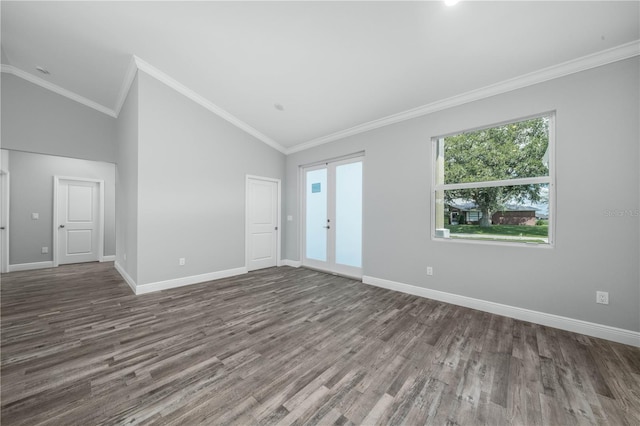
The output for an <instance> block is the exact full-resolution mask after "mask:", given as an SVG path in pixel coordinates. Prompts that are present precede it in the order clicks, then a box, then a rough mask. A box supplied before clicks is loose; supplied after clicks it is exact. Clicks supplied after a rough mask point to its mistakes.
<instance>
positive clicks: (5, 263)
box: [0, 169, 11, 273]
mask: <svg viewBox="0 0 640 426" xmlns="http://www.w3.org/2000/svg"><path fill="white" fill-rule="evenodd" d="M0 175H2V177H1V178H0V180H1V183H0V184H1V185H2V191H0V192H2V210H3V211H2V212H0V218H1V219H4V221H3V222H2V223H0V226H3V227H4V229H3V230H2V231H0V232H2V234H3V235H4V238H2V258H1V259H0V272H1V273H5V272H9V188H10V187H11V186H10V185H9V178H10V175H9V172H8V171H6V170H4V169H1V170H0Z"/></svg>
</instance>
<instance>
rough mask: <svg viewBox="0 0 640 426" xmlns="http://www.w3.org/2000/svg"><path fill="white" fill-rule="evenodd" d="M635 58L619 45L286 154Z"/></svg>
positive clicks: (632, 50) (631, 46)
mask: <svg viewBox="0 0 640 426" xmlns="http://www.w3.org/2000/svg"><path fill="white" fill-rule="evenodd" d="M638 55H640V40H635V41H632V42H629V43H626V44H622V45H620V46H616V47H613V48H610V49H606V50H603V51H600V52H596V53H593V54H590V55H586V56H583V57H580V58H577V59H573V60H571V61H567V62H563V63H561V64H558V65H553V66H550V67H547V68H543V69H541V70H538V71H534V72H531V73H528V74H524V75H521V76H519V77H515V78H512V79H509V80H505V81H502V82H500V83H496V84H492V85H489V86H485V87H483V88H480V89H476V90H472V91H470V92H466V93H462V94H460V95H456V96H452V97H450V98H446V99H442V100H439V101H436V102H432V103H429V104H426V105H422V106H419V107H417V108H413V109H409V110H406V111H403V112H400V113H397V114H392V115H389V116H387V117H383V118H380V119H377V120H373V121H369V122H367V123H363V124H359V125H357V126H354V127H351V128H349V129H345V130H341V131H339V132H335V133H331V134H329V135H326V136H321V137H319V138H316V139H312V140H310V141H307V142H303V143H300V144H297V145H294V146H292V147H290V148H289V149H287V150H286V152H285V154H293V153H295V152H299V151H304V150H306V149H309V148H313V147H315V146H319V145H324V144H326V143H329V142H333V141H337V140H339V139H344V138H346V137H349V136H353V135H357V134H359V133H364V132H368V131H369V130H374V129H378V128H380V127H384V126H388V125H390V124H395V123H399V122H401V121H405V120H410V119H412V118H416V117H421V116H423V115H427V114H432V113H434V112H437V111H442V110H445V109H448V108H452V107H456V106H460V105H463V104H467V103H470V102H474V101H478V100H480V99H484V98H488V97H491V96H495V95H499V94H502V93H506V92H511V91H513V90H517V89H522V88H524V87H528V86H532V85H534V84H538V83H543V82H545V81H549V80H553V79H556V78H560V77H564V76H567V75H570V74H575V73H578V72H581V71H586V70H589V69H591V68H596V67H599V66H602V65H607V64H610V63H613V62H617V61H622V60H624V59H629V58H632V57H634V56H638Z"/></svg>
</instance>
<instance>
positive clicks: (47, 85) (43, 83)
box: [2, 64, 118, 118]
mask: <svg viewBox="0 0 640 426" xmlns="http://www.w3.org/2000/svg"><path fill="white" fill-rule="evenodd" d="M2 72H4V73H7V74H12V75H15V76H16V77H20V78H21V79H23V80H26V81H28V82H30V83H33V84H35V85H37V86H40V87H42V88H44V89H47V90H50V91H52V92H54V93H57V94H58V95H61V96H64V97H65V98H68V99H71V100H72V101H76V102H78V103H80V104H82V105H84V106H87V107H89V108H92V109H95V110H96V111H99V112H101V113H103V114H107V115H108V116H111V117H113V118H116V117H117V116H118V115H117V114H116V112H115V111H114V110H112V109H110V108H107V107H106V106H104V105H100V104H99V103H97V102H94V101H92V100H90V99H87V98H85V97H84V96H80V95H78V94H77V93H74V92H72V91H70V90H67V89H64V88H62V87H60V86H58V85H56V84H53V83H51V82H49V81H47V80H44V79H42V78H40V77H36V76H35V75H33V74H30V73H28V72H26V71H23V70H21V69H20V68H16V67H14V66H12V65H6V64H2Z"/></svg>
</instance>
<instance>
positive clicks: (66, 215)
mask: <svg viewBox="0 0 640 426" xmlns="http://www.w3.org/2000/svg"><path fill="white" fill-rule="evenodd" d="M58 182H59V183H58V190H57V198H58V199H57V206H58V214H57V219H58V229H57V232H58V246H57V260H58V262H57V263H58V264H64V263H80V262H94V261H97V260H99V244H100V243H101V241H100V240H101V238H100V235H99V233H100V229H99V226H100V208H99V205H100V203H99V201H100V197H99V186H98V183H97V182H88V181H87V182H85V181H79V180H64V179H60V180H59V181H58Z"/></svg>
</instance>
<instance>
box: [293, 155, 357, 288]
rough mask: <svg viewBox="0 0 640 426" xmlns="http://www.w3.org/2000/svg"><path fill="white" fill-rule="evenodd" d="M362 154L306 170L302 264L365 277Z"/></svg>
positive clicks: (304, 172)
mask: <svg viewBox="0 0 640 426" xmlns="http://www.w3.org/2000/svg"><path fill="white" fill-rule="evenodd" d="M362 167H363V159H362V157H358V158H350V159H347V160H342V161H336V162H331V163H327V164H322V165H319V166H314V167H308V168H305V169H304V170H303V174H304V196H303V212H304V214H303V217H304V225H303V228H304V232H303V244H302V246H303V256H302V264H303V265H306V266H310V267H312V268H317V269H321V270H326V271H329V272H336V273H339V274H344V275H348V276H353V277H358V278H359V277H362Z"/></svg>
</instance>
